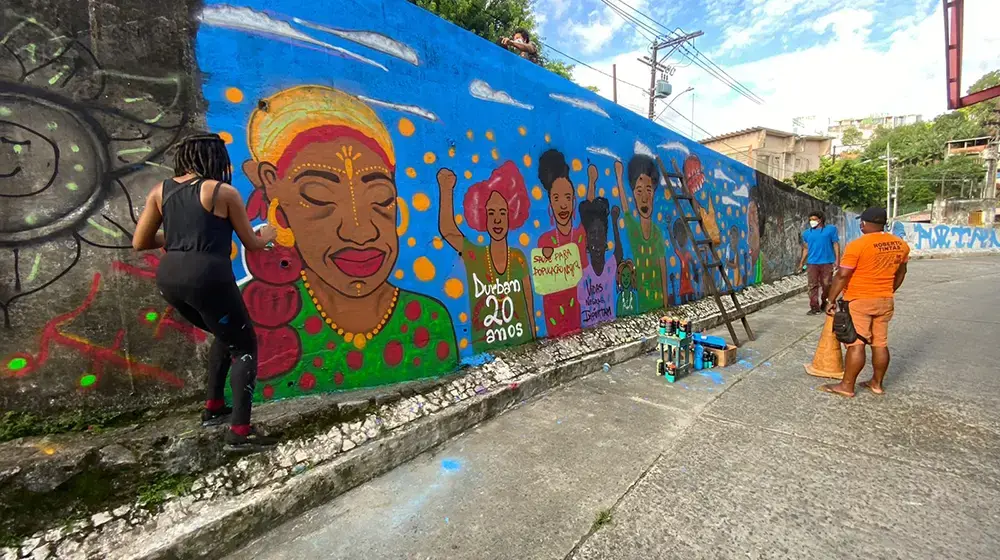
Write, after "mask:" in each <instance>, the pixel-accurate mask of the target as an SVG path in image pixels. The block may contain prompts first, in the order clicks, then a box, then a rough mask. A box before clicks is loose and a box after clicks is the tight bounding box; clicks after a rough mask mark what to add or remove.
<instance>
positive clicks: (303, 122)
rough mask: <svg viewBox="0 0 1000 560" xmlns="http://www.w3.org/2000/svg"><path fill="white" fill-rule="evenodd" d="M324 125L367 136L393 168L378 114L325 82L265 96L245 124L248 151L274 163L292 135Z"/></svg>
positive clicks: (390, 153) (254, 156) (255, 158)
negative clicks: (350, 130) (248, 145)
mask: <svg viewBox="0 0 1000 560" xmlns="http://www.w3.org/2000/svg"><path fill="white" fill-rule="evenodd" d="M324 126H343V127H347V128H350V129H353V130H355V131H357V132H358V133H360V134H362V135H364V136H366V137H368V138H370V139H371V140H372V141H374V142H375V143H376V144H377V145H378V146H379V147H380V148H382V151H383V152H384V153H385V155H386V157H387V158H388V161H387V162H386V163H388V164H389V166H390V167H393V168H395V166H396V161H395V160H396V156H395V153H394V152H393V149H392V138H391V137H390V136H389V131H388V130H386V128H385V125H384V124H382V121H381V120H380V119H379V118H378V115H376V114H375V112H374V111H372V110H371V108H370V107H368V106H367V105H365V104H364V103H363V102H362V101H361V100H359V99H358V98H356V97H353V96H351V95H348V94H346V93H344V92H342V91H340V90H336V89H333V88H330V87H326V86H296V87H293V88H289V89H286V90H283V91H280V92H278V93H276V94H274V95H272V96H271V97H269V98H267V99H265V100H264V101H263V108H261V106H258V108H257V109H255V110H254V112H253V114H252V115H251V116H250V124H249V125H248V126H247V139H248V142H249V144H250V154H251V155H252V156H253V158H254V160H256V161H267V162H271V163H274V164H277V162H278V160H279V159H280V158H281V156H282V154H284V152H285V150H286V149H287V148H288V146H289V145H290V144H291V143H292V141H294V140H295V137H296V136H298V135H299V134H301V133H303V132H306V131H309V130H312V129H315V128H319V127H324Z"/></svg>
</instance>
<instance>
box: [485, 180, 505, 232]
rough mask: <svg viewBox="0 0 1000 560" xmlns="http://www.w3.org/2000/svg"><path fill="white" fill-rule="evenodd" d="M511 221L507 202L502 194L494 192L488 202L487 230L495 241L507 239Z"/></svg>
mask: <svg viewBox="0 0 1000 560" xmlns="http://www.w3.org/2000/svg"><path fill="white" fill-rule="evenodd" d="M509 229H510V221H509V220H508V219H507V201H506V200H505V199H504V197H503V196H501V195H500V193H498V192H496V191H493V193H492V194H490V197H489V198H488V199H487V200H486V230H487V231H488V232H489V234H490V237H491V238H493V240H495V241H503V240H504V239H506V238H507V231H508V230H509Z"/></svg>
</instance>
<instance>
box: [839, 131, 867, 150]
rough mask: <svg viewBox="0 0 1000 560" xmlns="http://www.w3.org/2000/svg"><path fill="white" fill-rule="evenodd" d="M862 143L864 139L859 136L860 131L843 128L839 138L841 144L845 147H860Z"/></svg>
mask: <svg viewBox="0 0 1000 560" xmlns="http://www.w3.org/2000/svg"><path fill="white" fill-rule="evenodd" d="M864 141H865V139H864V136H863V135H862V134H861V131H860V130H858V129H857V128H855V127H853V126H851V127H848V128H845V129H844V134H843V136H842V137H841V142H843V143H844V145H845V146H860V145H861V144H863V143H864Z"/></svg>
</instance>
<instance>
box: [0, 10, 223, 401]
mask: <svg viewBox="0 0 1000 560" xmlns="http://www.w3.org/2000/svg"><path fill="white" fill-rule="evenodd" d="M0 16H2V18H0V205H2V209H3V210H2V211H0V314H2V319H3V321H2V325H0V329H2V330H3V331H5V332H6V334H5V335H4V336H3V337H0V338H2V339H3V341H4V343H5V344H3V346H2V347H0V380H3V379H13V380H17V379H21V378H28V377H29V376H37V375H42V374H46V372H47V370H50V371H48V374H50V375H49V377H48V378H46V385H47V386H48V389H51V390H56V388H57V387H58V386H61V385H68V386H75V387H78V388H82V389H88V388H91V387H96V386H98V385H99V384H100V381H101V379H102V378H103V377H104V374H105V373H112V372H114V373H117V374H124V375H126V376H129V377H133V378H146V379H150V380H152V381H154V382H155V383H158V384H160V385H161V386H169V387H180V386H183V384H184V383H183V380H182V379H181V378H179V377H177V376H176V375H174V374H172V373H170V372H168V371H166V370H164V369H163V368H161V367H160V366H159V365H157V364H156V363H155V361H148V360H149V356H137V355H136V350H137V349H138V348H139V347H140V345H138V344H135V342H136V341H137V340H139V338H140V335H141V334H142V333H145V335H148V336H146V338H147V339H149V341H150V342H152V341H153V340H160V339H161V338H162V337H163V336H167V334H168V333H173V334H175V335H177V336H179V337H181V338H183V339H187V340H190V341H191V342H192V343H194V342H200V341H202V340H204V336H203V335H202V334H200V333H196V332H194V331H193V330H192V329H191V328H190V326H189V325H186V324H184V323H181V322H178V321H175V320H173V319H172V318H171V310H170V309H169V308H167V309H162V308H156V309H154V308H146V307H143V308H141V309H136V310H135V316H134V320H133V317H129V321H126V323H125V324H123V327H122V328H121V329H115V328H108V329H97V328H94V324H93V322H92V321H91V322H89V323H90V326H88V321H87V320H86V316H87V313H91V312H93V309H94V308H95V307H100V299H101V298H102V297H104V298H105V299H114V296H113V295H104V296H102V294H103V293H104V292H105V291H106V285H107V274H108V273H112V274H114V273H120V274H124V275H129V276H133V277H138V278H140V279H144V280H150V279H151V278H153V274H155V273H154V272H150V270H149V269H148V268H143V267H137V266H136V265H134V264H127V263H123V262H117V261H115V262H114V263H112V266H111V268H110V270H101V269H106V268H107V267H106V265H105V264H101V265H100V266H98V265H97V263H98V262H101V263H109V262H111V260H112V257H113V256H114V254H115V253H114V250H116V249H131V236H132V229H133V228H134V225H135V221H136V217H137V212H136V207H135V204H134V201H135V200H137V197H138V200H141V199H142V198H144V196H145V191H146V189H147V188H148V187H149V186H150V184H151V183H152V181H150V180H149V179H145V178H143V179H141V180H140V177H144V176H145V175H146V174H147V173H152V175H153V176H163V175H165V174H166V173H167V172H169V171H168V170H166V169H160V168H161V167H163V166H162V165H161V164H160V163H157V162H158V161H162V156H163V154H164V152H165V150H166V149H167V148H168V147H169V146H170V145H171V144H172V143H173V142H174V141H175V140H176V138H177V137H178V135H179V134H180V131H181V128H182V126H183V125H184V123H185V122H186V120H187V118H188V113H187V111H186V109H185V104H184V102H183V99H184V95H183V92H184V88H183V80H182V79H181V78H180V77H178V76H176V75H161V76H145V75H134V74H129V73H124V72H119V71H115V70H111V69H108V68H105V67H104V66H103V65H102V64H101V63H99V62H98V60H97V59H96V57H95V56H94V54H93V53H92V52H91V50H90V49H89V48H88V47H87V46H86V45H85V44H84V43H82V42H80V41H79V40H76V39H74V38H73V34H71V33H63V32H61V31H59V30H55V29H51V28H49V27H47V26H46V25H45V24H44V23H43V22H42V21H40V20H39V19H36V18H34V17H30V16H27V15H22V14H18V13H15V12H13V11H11V10H4V11H3V12H2V13H0ZM98 255H102V256H101V257H100V258H98V259H95V257H96V256H98ZM150 257H152V258H153V260H154V262H152V263H150V262H149V261H147V265H151V266H152V267H153V268H152V270H154V271H155V264H156V261H157V259H156V258H155V256H153V255H150ZM95 269H97V272H95ZM74 270H78V271H79V273H78V274H73V271H74ZM149 291H150V292H152V290H151V289H150V290H149ZM67 294H68V295H69V297H67ZM132 303H135V302H132ZM46 313H50V314H51V315H48V316H46V315H45V314H46ZM129 314H130V315H131V312H130V313H129ZM123 319H124V317H123ZM126 324H127V325H128V326H129V329H126V328H125V325H126ZM36 326H37V327H38V329H37V330H35V329H34V327H36ZM135 327H138V328H135ZM144 327H145V328H144ZM126 330H128V333H127V332H126ZM29 331H30V334H29ZM130 341H131V342H132V344H129V342H130ZM130 346H131V351H130V350H129V347H130ZM57 356H62V357H63V358H64V359H65V360H69V361H70V363H78V364H82V365H81V367H80V371H78V372H76V371H73V368H68V370H67V367H66V366H65V364H62V365H60V366H56V367H49V363H50V362H51V361H53V360H54V359H56V357H57ZM80 358H83V360H82V361H80ZM73 360H78V361H76V362H73ZM67 374H68V375H67Z"/></svg>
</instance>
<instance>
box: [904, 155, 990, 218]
mask: <svg viewBox="0 0 1000 560" xmlns="http://www.w3.org/2000/svg"><path fill="white" fill-rule="evenodd" d="M984 176H985V171H984V170H983V164H982V163H980V162H979V160H978V159H977V158H975V157H972V156H953V157H950V158H947V159H945V160H942V161H939V162H935V163H932V164H930V165H916V166H910V167H905V168H902V169H900V170H899V204H900V206H905V207H907V209H909V208H910V207H911V206H915V207H922V206H923V205H926V204H930V203H931V202H933V201H934V199H935V198H937V197H938V196H944V197H945V198H953V197H958V196H962V195H963V194H964V195H965V196H966V197H970V196H979V194H980V189H981V188H982V186H983V179H984Z"/></svg>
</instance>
